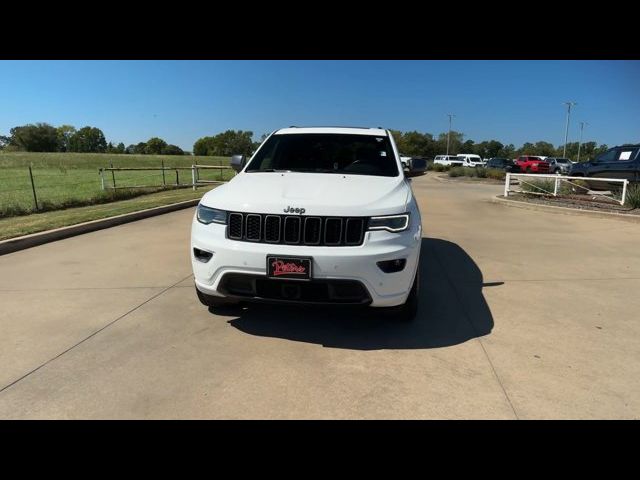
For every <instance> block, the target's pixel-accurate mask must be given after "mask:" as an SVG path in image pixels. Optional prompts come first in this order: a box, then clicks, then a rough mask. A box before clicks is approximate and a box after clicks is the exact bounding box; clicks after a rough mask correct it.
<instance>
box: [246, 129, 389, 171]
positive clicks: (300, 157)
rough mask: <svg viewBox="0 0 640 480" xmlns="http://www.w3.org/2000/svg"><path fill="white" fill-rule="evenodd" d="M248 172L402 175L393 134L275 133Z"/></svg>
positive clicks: (254, 159) (259, 152) (257, 155)
mask: <svg viewBox="0 0 640 480" xmlns="http://www.w3.org/2000/svg"><path fill="white" fill-rule="evenodd" d="M245 171H246V172H274V171H289V172H312V173H345V174H350V175H377V176H384V177H396V176H398V173H399V172H398V166H397V164H396V160H395V158H394V155H393V149H392V147H391V142H390V141H389V137H382V136H374V135H349V134H336V133H333V134H331V133H295V134H288V135H272V136H271V137H270V138H269V140H267V142H266V143H265V144H264V145H263V146H262V148H261V149H260V151H258V153H257V154H256V155H255V157H254V158H253V159H252V160H251V162H250V163H249V165H248V167H247V169H246V170H245Z"/></svg>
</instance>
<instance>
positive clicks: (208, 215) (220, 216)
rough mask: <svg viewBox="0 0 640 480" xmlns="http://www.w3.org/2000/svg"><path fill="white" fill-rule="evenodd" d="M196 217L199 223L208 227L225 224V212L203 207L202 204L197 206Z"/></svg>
mask: <svg viewBox="0 0 640 480" xmlns="http://www.w3.org/2000/svg"><path fill="white" fill-rule="evenodd" d="M196 217H197V218H198V221H199V222H200V223H204V224H205V225H209V224H210V223H221V224H223V225H226V224H227V212H225V211H224V210H218V209H217V208H209V207H205V206H204V205H202V204H198V209H197V211H196Z"/></svg>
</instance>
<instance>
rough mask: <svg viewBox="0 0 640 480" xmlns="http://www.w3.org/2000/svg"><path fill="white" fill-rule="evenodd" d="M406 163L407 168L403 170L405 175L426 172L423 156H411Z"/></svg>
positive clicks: (411, 175) (413, 175) (415, 175)
mask: <svg viewBox="0 0 640 480" xmlns="http://www.w3.org/2000/svg"><path fill="white" fill-rule="evenodd" d="M408 163H409V165H407V167H408V168H407V169H406V170H405V171H404V174H405V176H406V177H417V176H418V175H424V174H425V173H426V172H427V160H426V159H424V158H412V159H411V160H409V162H408Z"/></svg>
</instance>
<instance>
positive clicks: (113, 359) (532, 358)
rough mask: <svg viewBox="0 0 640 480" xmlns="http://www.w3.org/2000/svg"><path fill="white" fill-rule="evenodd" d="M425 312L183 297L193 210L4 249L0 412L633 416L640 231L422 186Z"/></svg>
mask: <svg viewBox="0 0 640 480" xmlns="http://www.w3.org/2000/svg"><path fill="white" fill-rule="evenodd" d="M413 184H414V191H415V193H416V195H417V196H418V198H419V200H420V205H421V210H422V216H423V225H424V235H425V238H424V239H423V253H422V255H423V264H422V292H421V305H420V311H419V318H418V319H417V320H416V321H415V323H413V324H411V325H400V324H394V323H393V322H390V321H389V320H380V319H376V318H373V317H371V316H369V315H367V314H354V313H352V312H339V313H335V312H334V311H325V310H318V309H310V308H281V307H272V306H259V305H256V306H250V307H248V308H245V309H230V310H226V311H221V312H219V313H218V314H215V315H214V314H212V313H209V312H208V311H207V310H206V309H205V308H204V307H202V306H201V305H200V304H199V302H198V301H197V299H196V297H195V293H194V291H193V284H192V283H193V279H192V277H191V270H190V264H189V254H188V249H189V244H188V241H189V225H190V221H191V218H192V215H193V209H189V210H184V211H180V212H174V213H170V214H167V215H162V216H159V217H154V218H150V219H146V220H142V221H139V222H135V223H131V224H127V225H121V226H118V227H114V228H111V229H108V230H102V231H98V232H93V233H88V234H85V235H81V236H78V237H74V238H69V239H66V240H61V241H58V242H54V243H51V244H47V245H42V246H38V247H34V248H32V249H28V250H24V251H21V252H15V253H12V254H9V255H5V256H2V257H0V418H640V355H639V354H638V352H640V321H639V320H640V314H638V312H639V311H640V296H639V295H637V292H638V291H639V290H640V255H639V252H638V241H637V239H638V238H640V225H638V224H631V223H627V222H622V221H618V220H614V219H611V220H609V219H600V218H590V217H577V216H576V217H574V216H568V215H564V214H554V213H547V212H537V211H529V210H524V209H516V208H508V207H504V206H502V205H499V204H495V203H492V202H491V201H490V198H491V196H493V195H496V194H498V193H500V186H495V185H482V184H477V185H476V184H468V183H465V184H459V185H458V184H450V183H447V184H445V183H440V182H437V181H435V180H434V179H433V178H431V177H430V176H429V175H427V176H426V177H420V178H416V179H414V180H413Z"/></svg>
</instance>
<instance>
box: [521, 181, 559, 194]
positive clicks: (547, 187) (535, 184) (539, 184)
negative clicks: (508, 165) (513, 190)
mask: <svg viewBox="0 0 640 480" xmlns="http://www.w3.org/2000/svg"><path fill="white" fill-rule="evenodd" d="M524 182H527V183H524ZM524 182H523V180H520V187H521V188H522V191H523V192H525V193H543V194H545V195H550V193H549V192H551V193H553V187H554V183H555V182H554V181H553V180H528V179H527V180H524Z"/></svg>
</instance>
